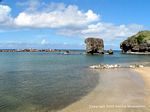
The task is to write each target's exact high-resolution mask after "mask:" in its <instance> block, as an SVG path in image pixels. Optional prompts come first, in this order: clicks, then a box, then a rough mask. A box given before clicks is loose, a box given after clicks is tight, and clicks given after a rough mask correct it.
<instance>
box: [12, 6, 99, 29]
mask: <svg viewBox="0 0 150 112" xmlns="http://www.w3.org/2000/svg"><path fill="white" fill-rule="evenodd" d="M59 6H60V5H59ZM98 20H99V15H97V14H95V13H94V12H93V11H92V10H88V11H87V12H83V11H81V10H79V9H78V7H77V6H74V5H69V6H67V7H62V6H61V8H60V9H59V10H58V9H56V10H53V11H49V12H34V13H30V12H21V13H20V14H19V15H18V16H17V17H16V18H15V19H14V23H15V24H16V26H20V27H35V28H61V27H79V26H84V25H87V24H90V23H92V22H95V21H98Z"/></svg>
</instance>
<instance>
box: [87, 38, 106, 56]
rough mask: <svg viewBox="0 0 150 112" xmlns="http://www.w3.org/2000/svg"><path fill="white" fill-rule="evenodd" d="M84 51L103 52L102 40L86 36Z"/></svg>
mask: <svg viewBox="0 0 150 112" xmlns="http://www.w3.org/2000/svg"><path fill="white" fill-rule="evenodd" d="M85 43H86V53H87V54H104V42H103V39H100V38H87V39H85Z"/></svg>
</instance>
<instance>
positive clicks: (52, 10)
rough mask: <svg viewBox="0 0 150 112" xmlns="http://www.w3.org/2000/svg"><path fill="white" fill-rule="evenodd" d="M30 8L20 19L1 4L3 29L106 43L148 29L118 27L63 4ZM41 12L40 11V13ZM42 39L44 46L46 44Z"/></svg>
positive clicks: (90, 13) (135, 26)
mask: <svg viewBox="0 0 150 112" xmlns="http://www.w3.org/2000/svg"><path fill="white" fill-rule="evenodd" d="M26 5H28V6H29V7H28V8H27V9H25V10H24V11H22V12H20V13H19V14H18V15H17V16H16V17H11V8H10V7H9V6H7V5H0V26H4V25H5V26H9V28H12V27H13V28H14V27H15V28H19V29H24V28H49V29H54V30H55V31H56V33H57V34H59V35H65V36H70V37H72V36H74V37H77V36H79V37H89V36H92V37H100V38H103V39H104V40H105V41H108V40H109V41H112V40H119V39H123V38H126V37H128V36H130V35H133V34H135V33H137V32H138V31H139V30H142V29H144V27H143V26H142V25H138V24H129V25H125V24H122V25H115V24H113V23H105V22H103V21H102V20H101V19H100V15H99V14H96V13H95V12H93V11H92V10H90V9H89V10H87V11H82V10H80V9H79V8H78V7H77V6H75V5H68V6H66V5H65V4H63V3H51V4H45V3H44V2H42V3H41V4H40V3H39V2H38V0H35V1H34V2H33V1H32V0H30V2H27V4H26ZM39 9H40V10H39ZM45 43H46V40H44V39H43V40H42V41H41V44H45Z"/></svg>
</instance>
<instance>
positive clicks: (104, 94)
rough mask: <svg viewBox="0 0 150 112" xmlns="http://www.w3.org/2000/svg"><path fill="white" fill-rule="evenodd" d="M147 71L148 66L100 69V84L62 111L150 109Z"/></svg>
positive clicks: (104, 111)
mask: <svg viewBox="0 0 150 112" xmlns="http://www.w3.org/2000/svg"><path fill="white" fill-rule="evenodd" d="M145 70H146V71H145ZM147 71H150V70H149V68H137V69H129V68H127V69H122V68H120V69H112V70H102V71H99V70H97V72H100V79H99V84H98V85H97V87H96V88H95V89H94V90H93V91H92V92H90V93H89V94H88V95H87V96H85V97H83V98H82V99H81V100H80V101H77V102H75V103H73V104H71V105H69V106H68V107H66V108H64V109H63V110H61V112H110V111H111V112H116V111H119V112H122V111H123V112H135V111H141V112H142V111H143V112H148V111H150V110H149V107H148V106H149V104H150V100H149V99H150V97H149V93H150V91H148V90H145V89H146V88H147V89H148V88H150V76H149V79H147V77H148V76H145V74H143V72H145V73H146V75H147V74H148V72H147ZM112 73H113V74H112ZM140 74H142V75H140ZM147 81H149V85H147ZM148 100H149V101H148Z"/></svg>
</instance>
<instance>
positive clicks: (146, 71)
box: [135, 67, 150, 106]
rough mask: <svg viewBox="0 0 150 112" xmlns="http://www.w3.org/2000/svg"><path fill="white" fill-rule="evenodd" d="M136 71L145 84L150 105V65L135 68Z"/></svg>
mask: <svg viewBox="0 0 150 112" xmlns="http://www.w3.org/2000/svg"><path fill="white" fill-rule="evenodd" d="M135 72H138V73H139V74H140V75H141V76H142V78H143V80H144V84H145V88H144V91H145V92H146V103H147V105H149V106H150V67H144V68H138V69H135Z"/></svg>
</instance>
